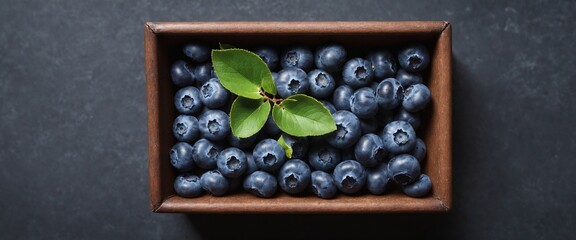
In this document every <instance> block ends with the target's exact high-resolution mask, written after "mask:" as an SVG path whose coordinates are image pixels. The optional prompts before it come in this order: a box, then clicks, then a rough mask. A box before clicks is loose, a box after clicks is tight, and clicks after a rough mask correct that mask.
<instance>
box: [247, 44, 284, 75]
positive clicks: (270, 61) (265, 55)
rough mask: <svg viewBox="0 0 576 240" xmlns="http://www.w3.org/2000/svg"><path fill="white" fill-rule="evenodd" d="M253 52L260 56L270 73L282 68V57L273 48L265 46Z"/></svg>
mask: <svg viewBox="0 0 576 240" xmlns="http://www.w3.org/2000/svg"><path fill="white" fill-rule="evenodd" d="M252 52H254V53H255V54H256V55H258V56H259V57H260V58H261V59H262V61H264V63H266V66H268V69H270V71H276V70H278V68H279V67H280V55H279V54H278V51H277V50H276V49H274V48H273V47H269V46H263V47H258V48H255V49H254V50H253V51H252Z"/></svg>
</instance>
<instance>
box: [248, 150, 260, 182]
mask: <svg viewBox="0 0 576 240" xmlns="http://www.w3.org/2000/svg"><path fill="white" fill-rule="evenodd" d="M244 154H245V155H246V163H247V166H248V167H247V168H246V172H244V175H245V176H248V175H250V174H252V173H253V172H256V171H258V170H260V168H258V165H257V164H256V161H254V156H252V151H250V152H248V151H244Z"/></svg>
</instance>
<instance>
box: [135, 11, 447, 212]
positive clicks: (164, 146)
mask: <svg viewBox="0 0 576 240" xmlns="http://www.w3.org/2000/svg"><path fill="white" fill-rule="evenodd" d="M239 24H242V23H236V25H235V24H234V23H213V24H212V27H213V28H212V29H211V28H209V27H210V26H202V27H200V28H198V29H194V26H198V24H196V25H195V24H194V23H189V24H188V25H186V24H184V25H181V24H180V25H178V24H177V25H175V26H174V25H170V24H162V23H158V24H152V23H148V24H147V28H146V36H147V37H146V41H147V42H146V48H147V52H146V55H147V56H146V64H147V85H148V86H147V87H148V101H149V102H148V108H149V114H153V116H150V115H149V134H150V141H151V142H150V149H151V150H150V154H149V158H150V159H149V160H150V162H149V167H150V178H151V179H150V188H151V200H152V203H151V204H152V209H153V210H154V211H158V212H373V211H382V212H396V211H446V210H448V209H449V207H450V201H451V199H450V190H451V186H450V184H451V173H450V171H451V162H450V161H451V142H450V141H451V137H450V135H451V122H450V121H451V116H450V115H451V102H450V101H451V93H450V84H451V73H450V71H451V68H450V64H451V63H450V55H451V43H450V40H451V39H450V38H451V36H450V34H449V33H450V32H449V31H450V26H449V24H447V23H445V22H433V23H426V24H427V25H426V24H424V27H422V28H423V29H424V30H420V28H415V30H412V31H411V30H410V29H404V30H405V31H385V29H384V30H383V29H379V28H378V26H379V25H378V24H377V23H370V24H372V25H369V26H370V27H371V28H370V30H371V31H368V30H366V31H361V30H354V24H353V23H339V24H341V25H342V28H340V29H333V27H332V28H330V27H327V28H325V29H327V30H325V31H316V32H313V31H307V30H306V28H304V27H306V26H305V25H306V24H304V25H296V24H290V23H276V25H273V26H275V27H276V28H271V29H272V30H271V31H270V30H269V31H267V32H266V31H265V30H262V31H258V29H259V28H258V27H259V26H260V27H261V26H262V25H261V24H253V25H254V26H252V27H251V28H250V26H244V25H242V26H244V28H240V29H238V28H235V27H234V26H239ZM323 24H329V23H323ZM387 24H390V23H387ZM245 25H246V24H245ZM247 25H250V24H247ZM295 25H296V26H295ZM163 26H167V27H166V29H164V28H162V27H163ZM327 26H328V25H327ZM386 26H387V28H390V26H391V28H392V29H402V27H403V25H402V23H397V24H396V25H394V24H392V25H386ZM410 26H412V25H410ZM428 26H429V27H428ZM268 27H269V26H268ZM316 27H318V26H316ZM188 28H191V29H188ZM303 29H304V30H303ZM446 29H447V31H448V33H446ZM442 33H444V34H442ZM194 41H202V42H205V43H208V44H210V45H211V46H212V47H214V48H217V47H218V43H219V42H221V43H226V44H231V45H234V46H236V47H240V48H245V49H252V48H254V47H256V46H261V45H267V46H272V47H275V48H277V49H278V50H281V49H283V48H285V47H287V46H290V45H295V44H305V45H307V46H310V47H311V48H312V49H314V48H315V47H317V46H320V45H322V44H326V43H339V44H342V45H344V46H345V47H346V49H347V50H348V58H350V57H363V58H364V57H365V56H366V55H367V53H368V51H372V50H375V49H387V50H391V51H392V52H393V53H396V51H397V50H398V49H399V48H401V47H403V46H407V45H409V44H412V43H423V44H425V45H426V46H427V47H428V49H429V50H430V54H431V56H432V62H431V65H430V67H429V68H428V69H427V70H426V71H425V72H423V73H422V75H423V78H424V80H425V83H426V84H427V85H428V86H429V88H430V90H431V93H432V98H433V100H432V102H431V104H430V105H429V107H428V108H427V109H426V110H425V112H423V115H422V125H421V126H420V128H419V129H418V130H417V134H418V136H419V137H421V138H422V139H423V140H424V141H425V143H426V146H427V156H426V159H425V161H424V164H423V166H422V167H423V172H424V173H426V174H428V175H429V176H430V178H431V179H432V183H433V190H432V194H431V195H430V196H429V197H425V198H411V197H407V196H405V195H403V193H401V192H400V191H399V190H398V189H394V190H393V191H392V192H390V193H387V194H384V195H379V196H377V195H371V194H369V193H367V192H366V191H362V192H361V193H359V194H356V195H354V196H349V195H344V194H339V195H338V197H337V198H335V199H330V200H325V199H320V198H317V197H315V196H312V195H308V196H291V195H286V194H285V193H282V192H281V191H280V190H279V191H278V192H279V194H278V196H277V197H274V198H271V199H261V198H258V197H255V196H252V195H249V194H248V193H245V192H238V193H231V194H228V195H226V196H223V197H213V196H210V195H208V194H204V195H203V196H201V197H199V198H191V199H186V198H181V197H179V196H177V195H176V194H175V192H174V190H173V187H172V184H173V180H174V178H175V175H176V172H175V170H174V169H173V168H172V166H171V165H170V161H169V155H168V152H169V150H170V148H171V147H172V145H173V144H175V143H176V140H175V138H174V137H173V136H172V132H171V126H172V123H173V120H174V118H175V117H176V116H177V112H176V110H175V108H174V107H173V96H174V94H175V92H176V90H177V89H176V87H175V86H173V85H172V82H171V79H170V65H171V63H172V62H174V61H176V60H178V59H184V55H183V54H182V51H181V48H182V46H183V45H184V44H185V43H187V42H194ZM151 71H155V72H154V73H151ZM335 77H338V76H335ZM379 80H381V79H379ZM150 98H153V99H150ZM154 98H155V99H154Z"/></svg>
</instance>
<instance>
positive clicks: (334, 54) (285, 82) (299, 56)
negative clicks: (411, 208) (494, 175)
mask: <svg viewBox="0 0 576 240" xmlns="http://www.w3.org/2000/svg"><path fill="white" fill-rule="evenodd" d="M250 50H251V51H252V52H254V53H256V54H257V55H259V56H260V57H261V58H262V60H263V61H264V62H265V63H266V64H267V65H268V67H269V69H270V70H271V72H272V75H273V78H274V82H275V84H276V88H277V90H278V95H279V96H280V97H282V98H286V97H288V96H290V95H294V94H308V95H310V96H313V97H315V98H316V99H318V100H319V101H320V102H322V103H323V104H324V106H325V107H326V108H327V109H328V110H329V111H330V112H331V113H332V116H333V118H334V121H335V123H336V127H337V130H335V131H334V132H331V133H329V134H326V135H323V136H311V137H294V136H290V135H287V134H285V133H283V132H282V131H281V130H280V129H279V128H278V127H277V126H276V125H275V123H274V122H273V120H272V119H271V118H269V119H268V121H267V122H266V124H265V126H264V128H263V129H262V130H261V131H260V132H259V133H257V134H256V135H254V136H252V137H249V138H243V139H239V138H237V137H235V136H234V135H233V134H232V133H231V130H230V119H229V116H228V114H227V113H228V112H229V110H230V106H231V104H232V102H233V100H234V99H235V98H236V96H235V95H234V94H232V93H231V92H229V91H228V90H227V89H225V88H224V87H223V86H222V85H221V84H220V82H219V80H218V78H217V76H216V75H215V73H214V70H213V69H212V65H211V64H212V63H211V61H210V56H211V48H210V47H209V46H208V45H206V44H203V43H199V42H194V43H189V44H186V45H185V46H184V47H183V53H184V54H183V55H182V58H181V60H177V61H175V62H174V63H173V64H172V66H171V78H172V82H173V83H174V84H175V86H177V87H178V90H177V92H176V94H175V96H174V97H175V98H174V104H175V107H176V109H177V111H178V112H179V114H180V115H179V116H178V117H177V118H176V119H175V120H174V124H173V133H174V136H175V138H176V139H177V143H176V144H175V145H174V146H173V147H172V149H171V150H170V161H171V164H172V166H173V167H174V168H175V169H176V170H177V171H178V172H179V175H178V176H177V177H176V179H175V181H174V189H175V191H176V193H177V194H178V195H180V196H182V197H190V198H191V197H197V196H200V195H202V194H204V193H208V194H211V195H213V196H224V195H227V194H232V193H234V192H238V191H242V190H245V191H247V192H249V193H252V194H254V195H256V196H258V197H264V198H269V197H274V196H276V195H277V194H278V192H279V190H282V191H284V192H285V193H288V194H290V195H299V196H302V195H307V194H314V195H316V196H318V197H320V198H324V199H329V198H334V197H336V196H337V195H338V194H339V193H343V194H347V195H362V194H376V195H379V194H385V193H387V192H390V191H391V189H392V188H394V187H398V189H400V190H401V191H402V192H403V193H404V194H406V195H408V196H411V197H425V196H427V195H428V194H429V193H430V192H431V189H432V183H431V181H430V178H429V177H428V176H427V175H426V174H424V173H422V172H421V165H422V164H423V161H424V159H425V156H426V146H425V144H424V141H422V139H420V138H419V137H418V136H417V134H416V133H417V129H418V128H419V127H420V125H421V115H422V112H423V111H425V109H426V108H427V106H428V105H429V102H430V100H431V96H430V91H429V89H428V87H427V86H426V85H425V83H424V80H423V78H422V72H423V71H424V70H425V69H426V68H427V67H428V66H429V65H430V54H429V52H428V50H427V48H426V46H424V45H421V44H412V45H407V46H403V47H402V48H398V49H393V50H392V49H381V50H375V51H372V52H368V53H366V54H364V55H363V56H359V55H360V54H357V53H356V54H355V55H356V56H353V57H350V56H349V55H351V53H350V52H347V49H346V48H345V47H344V46H343V45H341V44H337V43H330V44H324V45H321V46H316V47H314V48H312V47H309V46H304V45H294V46H290V47H283V48H281V49H280V48H274V47H258V48H252V49H250ZM280 136H282V138H283V139H284V141H285V143H286V144H288V145H289V146H291V148H292V149H293V153H292V156H291V158H288V157H286V152H285V149H284V148H283V147H282V146H281V145H280V144H279V143H278V139H279V138H280Z"/></svg>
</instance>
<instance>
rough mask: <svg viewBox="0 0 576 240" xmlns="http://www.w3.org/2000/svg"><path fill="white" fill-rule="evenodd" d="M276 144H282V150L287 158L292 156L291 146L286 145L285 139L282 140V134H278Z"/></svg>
mask: <svg viewBox="0 0 576 240" xmlns="http://www.w3.org/2000/svg"><path fill="white" fill-rule="evenodd" d="M278 144H280V146H282V148H284V152H285V153H286V157H287V158H292V152H293V150H292V146H290V145H288V143H286V141H284V134H282V135H280V138H279V139H278Z"/></svg>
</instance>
